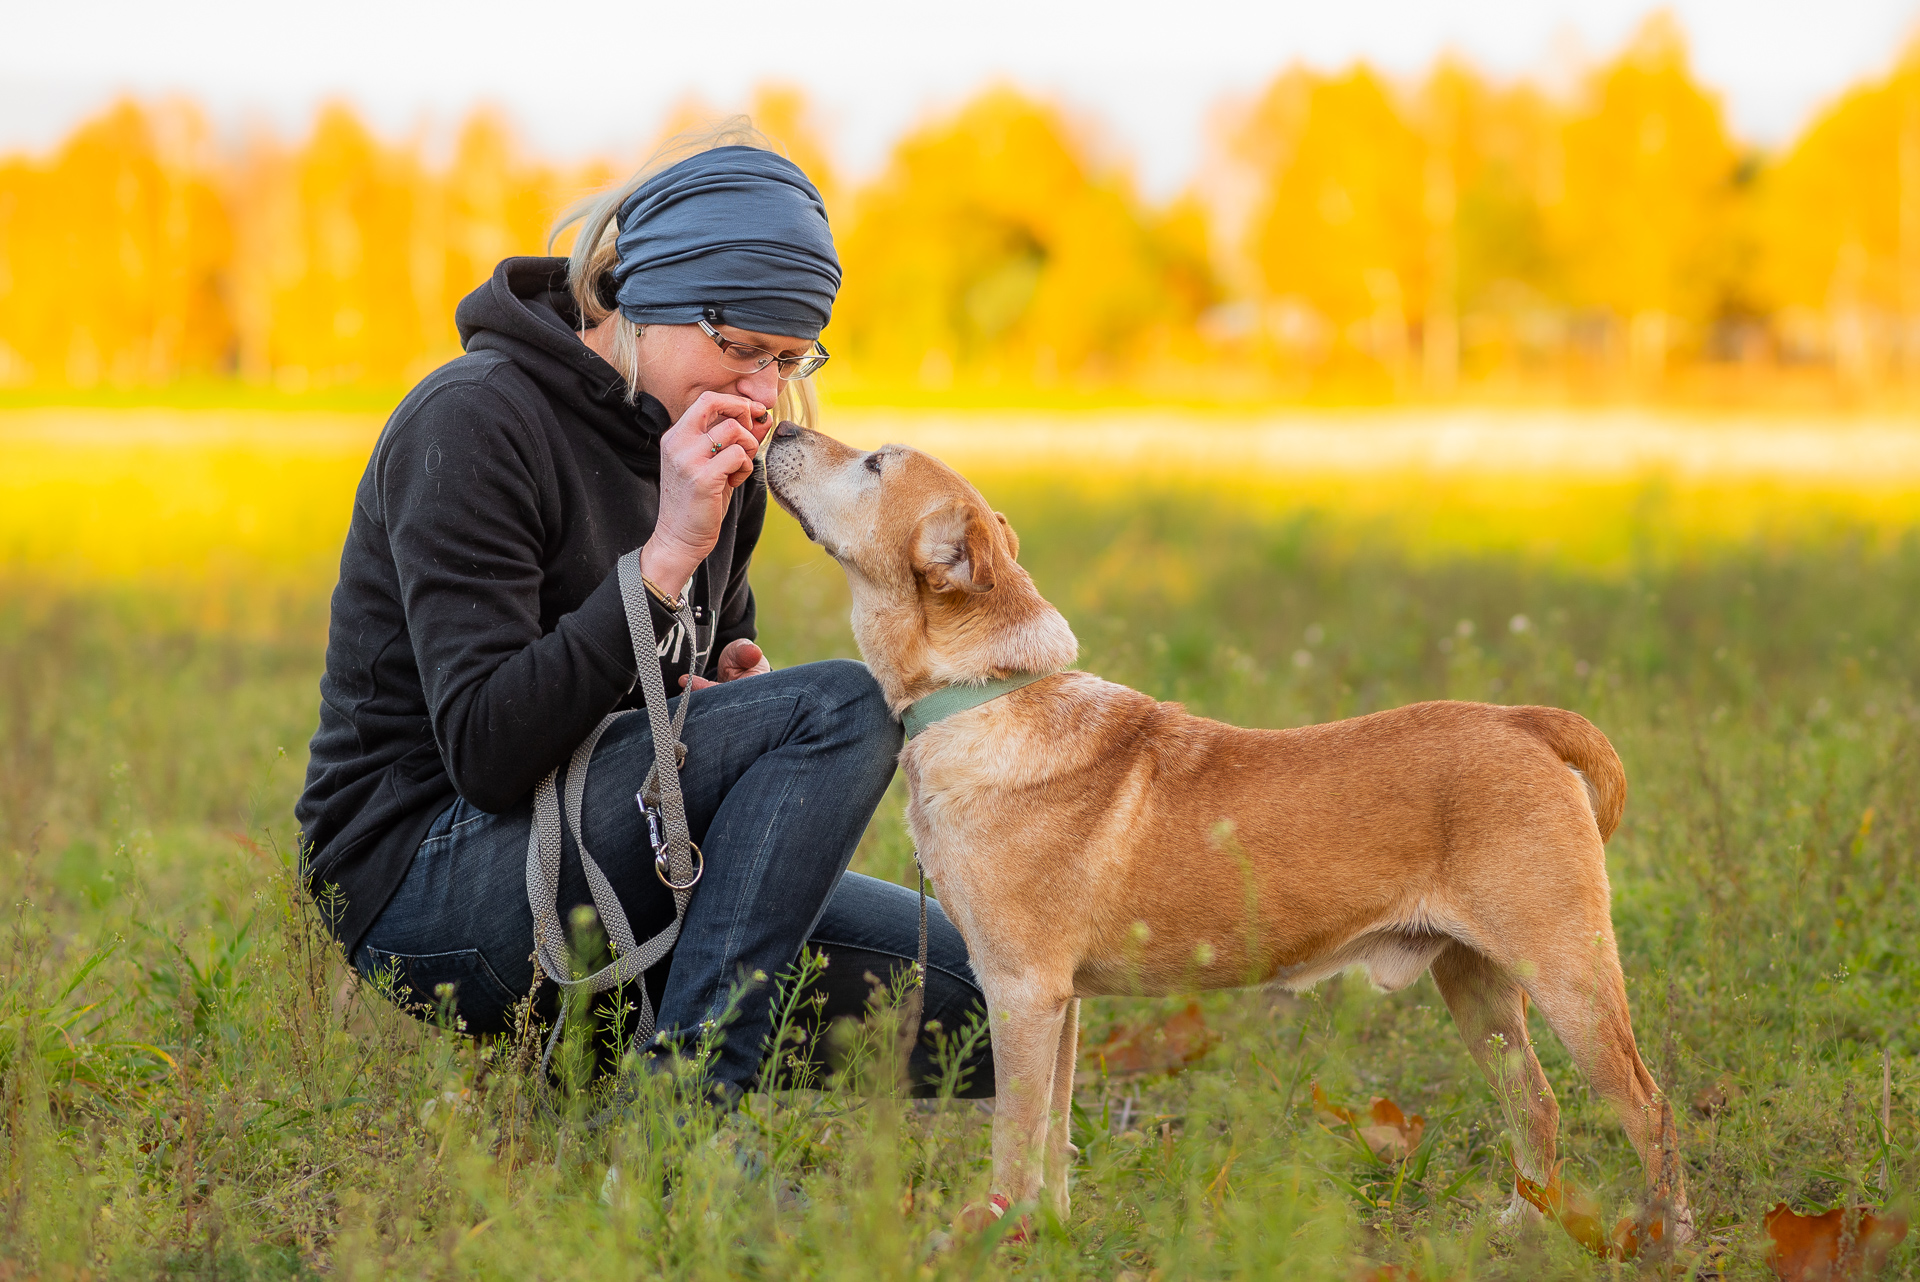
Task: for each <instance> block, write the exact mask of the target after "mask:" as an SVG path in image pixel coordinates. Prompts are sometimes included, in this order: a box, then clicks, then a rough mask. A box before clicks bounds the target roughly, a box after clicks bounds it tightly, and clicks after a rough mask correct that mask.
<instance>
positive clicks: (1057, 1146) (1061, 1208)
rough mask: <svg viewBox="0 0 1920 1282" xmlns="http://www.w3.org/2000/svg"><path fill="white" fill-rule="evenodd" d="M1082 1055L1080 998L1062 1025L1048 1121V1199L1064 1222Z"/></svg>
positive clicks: (1068, 1007) (1072, 1004)
mask: <svg viewBox="0 0 1920 1282" xmlns="http://www.w3.org/2000/svg"><path fill="white" fill-rule="evenodd" d="M1079 1054H1080V999H1079V998H1078V997H1075V998H1073V999H1072V1000H1071V1001H1069V1002H1068V1003H1067V1013H1066V1015H1065V1017H1064V1018H1063V1019H1062V1020H1061V1024H1060V1048H1059V1051H1058V1053H1057V1054H1056V1055H1055V1057H1054V1061H1053V1103H1052V1107H1051V1109H1050V1110H1049V1111H1050V1114H1051V1115H1050V1116H1049V1117H1048V1119H1047V1164H1046V1188H1047V1196H1048V1198H1049V1200H1050V1201H1051V1203H1052V1205H1053V1213H1054V1215H1055V1216H1057V1217H1058V1218H1059V1220H1060V1221H1061V1223H1065V1222H1066V1219H1067V1209H1068V1206H1069V1201H1068V1181H1069V1179H1070V1178H1071V1174H1072V1170H1073V1156H1074V1148H1073V1072H1074V1067H1075V1061H1076V1060H1077V1059H1078V1057H1079Z"/></svg>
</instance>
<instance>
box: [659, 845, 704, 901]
mask: <svg viewBox="0 0 1920 1282" xmlns="http://www.w3.org/2000/svg"><path fill="white" fill-rule="evenodd" d="M687 849H688V850H690V851H692V852H693V876H691V877H689V878H688V879H687V880H686V881H685V882H677V881H675V880H674V879H673V876H672V874H671V873H670V872H668V870H667V856H666V853H665V852H664V851H663V852H661V853H660V854H657V855H655V856H654V857H653V875H654V876H656V877H658V878H659V879H660V884H661V885H663V886H665V887H666V888H667V889H668V890H692V889H693V888H694V887H695V886H697V885H699V884H700V877H701V875H702V874H704V873H705V872H706V871H707V857H706V856H705V855H703V854H701V853H700V845H699V843H698V842H696V841H694V840H693V839H692V838H688V839H687Z"/></svg>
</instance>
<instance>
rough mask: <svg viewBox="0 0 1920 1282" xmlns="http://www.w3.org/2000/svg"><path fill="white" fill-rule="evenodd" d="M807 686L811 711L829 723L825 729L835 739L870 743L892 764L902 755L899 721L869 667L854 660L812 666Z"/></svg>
mask: <svg viewBox="0 0 1920 1282" xmlns="http://www.w3.org/2000/svg"><path fill="white" fill-rule="evenodd" d="M807 686H808V691H809V693H810V694H811V695H812V698H811V699H810V700H809V703H810V705H811V710H812V712H813V713H814V715H817V716H819V717H821V718H823V719H825V720H826V721H827V722H828V723H829V724H828V726H827V727H823V728H825V729H828V730H829V731H830V733H831V734H832V735H833V737H835V738H839V739H843V740H846V741H848V742H859V743H867V744H871V745H872V746H873V747H874V748H875V749H876V750H880V751H884V752H885V754H886V758H887V760H888V761H889V763H891V761H892V759H893V758H894V757H896V756H898V755H899V752H900V743H901V731H900V722H899V721H898V720H897V719H896V718H895V717H894V715H893V712H892V710H891V709H889V708H888V707H887V697H886V695H884V694H882V693H881V691H880V683H879V682H878V681H875V680H874V679H873V673H871V672H869V671H868V670H867V665H866V664H864V663H860V662H858V661H856V660H853V659H826V660H823V661H821V662H819V663H810V664H808V665H807Z"/></svg>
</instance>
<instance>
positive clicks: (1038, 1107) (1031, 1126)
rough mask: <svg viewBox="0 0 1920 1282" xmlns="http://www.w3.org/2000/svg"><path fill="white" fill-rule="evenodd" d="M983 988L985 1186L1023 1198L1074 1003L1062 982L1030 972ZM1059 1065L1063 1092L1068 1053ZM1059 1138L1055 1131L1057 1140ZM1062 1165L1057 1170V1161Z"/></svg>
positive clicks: (1038, 1179) (1032, 1186)
mask: <svg viewBox="0 0 1920 1282" xmlns="http://www.w3.org/2000/svg"><path fill="white" fill-rule="evenodd" d="M983 987H985V988H986V990H987V1002H988V1007H989V1010H990V1018H991V1020H992V1029H993V1086H994V1094H995V1096H996V1098H995V1100H994V1106H993V1190H992V1191H993V1192H995V1193H998V1194H1000V1195H1002V1196H1004V1197H1005V1198H1006V1199H1007V1201H1008V1202H1009V1203H1010V1204H1011V1203H1020V1202H1029V1201H1032V1200H1033V1199H1034V1198H1035V1197H1036V1196H1037V1195H1038V1194H1039V1191H1040V1187H1041V1183H1042V1179H1043V1173H1042V1167H1041V1163H1040V1158H1041V1155H1042V1154H1043V1152H1046V1151H1047V1131H1048V1125H1047V1123H1048V1120H1049V1119H1048V1115H1049V1113H1050V1112H1051V1111H1052V1106H1053V1105H1054V1103H1055V1090H1054V1081H1055V1074H1056V1072H1057V1070H1058V1067H1059V1061H1060V1056H1061V1053H1062V1052H1061V1037H1062V1028H1063V1025H1064V1023H1065V1021H1066V1019H1067V1016H1068V1014H1069V1012H1070V1011H1071V1010H1072V1008H1073V1005H1074V1002H1073V997H1072V989H1071V987H1070V986H1069V985H1065V984H1063V985H1059V986H1058V987H1055V986H1052V985H1044V984H1040V983H1036V982H1034V980H1033V979H1032V978H1030V977H1029V978H1025V979H1022V980H1020V981H1018V982H1015V983H1012V984H1006V985H995V984H983ZM996 990H998V991H996ZM1067 1071H1068V1074H1069V1077H1068V1083H1069V1084H1068V1087H1067V1089H1068V1091H1069V1092H1070V1091H1071V1090H1072V1085H1071V1081H1072V1078H1071V1073H1072V1062H1071V1060H1069V1061H1068V1069H1067ZM1065 1138H1066V1137H1065V1133H1064V1130H1063V1131H1062V1134H1061V1142H1062V1143H1064V1142H1065ZM1064 1156H1065V1154H1064V1150H1063V1151H1062V1157H1063V1158H1064ZM1047 1165H1048V1166H1052V1165H1053V1163H1052V1162H1051V1161H1049V1162H1048V1163H1047ZM1062 1167H1063V1173H1064V1162H1063V1163H1062ZM1047 1174H1051V1172H1047Z"/></svg>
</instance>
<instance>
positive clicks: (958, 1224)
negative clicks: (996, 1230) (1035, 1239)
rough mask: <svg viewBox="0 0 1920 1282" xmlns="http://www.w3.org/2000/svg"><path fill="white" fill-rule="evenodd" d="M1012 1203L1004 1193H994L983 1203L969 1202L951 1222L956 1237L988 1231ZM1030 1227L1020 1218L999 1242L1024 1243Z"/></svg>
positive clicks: (1024, 1219)
mask: <svg viewBox="0 0 1920 1282" xmlns="http://www.w3.org/2000/svg"><path fill="white" fill-rule="evenodd" d="M1012 1205H1013V1203H1012V1202H1011V1201H1009V1200H1008V1199H1007V1195H1006V1194H1005V1193H995V1194H994V1195H993V1196H992V1197H990V1198H988V1199H987V1200H986V1201H984V1202H969V1203H967V1204H966V1205H965V1206H963V1207H961V1208H960V1215H959V1217H958V1218H957V1219H955V1220H954V1222H953V1229H954V1233H955V1234H956V1235H960V1234H968V1235H971V1234H975V1233H979V1232H982V1231H983V1230H986V1229H990V1228H992V1227H993V1226H994V1225H996V1224H998V1223H999V1222H1000V1220H1001V1219H1002V1218H1003V1217H1004V1216H1005V1215H1006V1213H1007V1208H1008V1207H1010V1206H1012ZM1030 1227H1031V1226H1030V1225H1028V1223H1027V1217H1026V1216H1024V1215H1023V1216H1021V1217H1020V1220H1019V1222H1018V1223H1017V1224H1015V1225H1014V1226H1013V1228H1012V1229H1011V1230H1010V1231H1009V1232H1008V1233H1007V1234H1006V1235H1005V1236H1004V1237H1002V1238H1001V1239H1000V1240H1001V1241H1003V1242H1025V1241H1026V1240H1027V1238H1028V1236H1029V1229H1030Z"/></svg>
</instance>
